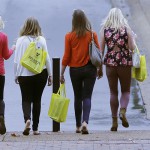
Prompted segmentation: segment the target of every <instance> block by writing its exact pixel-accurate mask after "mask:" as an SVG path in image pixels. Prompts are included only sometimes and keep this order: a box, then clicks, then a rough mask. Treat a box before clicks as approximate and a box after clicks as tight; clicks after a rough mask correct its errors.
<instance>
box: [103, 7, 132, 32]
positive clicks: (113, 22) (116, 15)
mask: <svg viewBox="0 0 150 150" xmlns="http://www.w3.org/2000/svg"><path fill="white" fill-rule="evenodd" d="M101 26H102V29H104V28H108V27H110V28H114V29H115V31H117V30H119V29H120V28H122V27H127V28H130V27H129V24H128V21H127V20H126V18H125V17H124V16H123V14H122V12H121V10H120V9H119V8H112V9H111V10H110V11H109V13H108V15H107V17H106V18H105V19H104V21H103V22H102V24H101Z"/></svg>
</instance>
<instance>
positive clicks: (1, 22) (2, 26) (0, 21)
mask: <svg viewBox="0 0 150 150" xmlns="http://www.w3.org/2000/svg"><path fill="white" fill-rule="evenodd" d="M4 27H5V24H4V21H3V19H2V17H1V16H0V30H2V29H4Z"/></svg>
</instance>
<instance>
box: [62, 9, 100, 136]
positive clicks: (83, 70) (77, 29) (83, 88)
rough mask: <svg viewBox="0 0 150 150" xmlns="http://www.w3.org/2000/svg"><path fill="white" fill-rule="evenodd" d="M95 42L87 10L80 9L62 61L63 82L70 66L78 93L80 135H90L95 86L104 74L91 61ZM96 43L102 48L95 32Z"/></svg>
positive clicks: (76, 105)
mask: <svg viewBox="0 0 150 150" xmlns="http://www.w3.org/2000/svg"><path fill="white" fill-rule="evenodd" d="M91 39H92V34H91V24H90V22H89V21H88V19H87V17H86V15H85V13H84V11H82V10H80V9H77V10H75V11H74V12H73V18H72V30H71V32H69V33H67V34H66V36H65V50H64V56H63V59H62V67H61V76H60V82H61V83H64V82H65V78H64V72H65V69H66V67H67V66H69V67H70V78H71V82H72V86H73V91H74V109H75V118H76V133H80V132H82V134H88V133H89V132H88V128H87V125H88V122H89V115H90V110H91V97H92V92H93V87H94V84H95V80H96V76H98V78H100V77H101V75H102V74H101V73H102V72H101V69H100V70H99V69H97V68H96V67H95V66H93V65H92V63H91V61H90V58H89V44H90V42H91ZM94 40H95V42H96V45H97V46H98V47H99V48H100V46H99V43H98V38H97V34H96V33H95V32H94ZM97 73H98V74H97ZM82 113H83V117H82ZM81 125H82V126H81Z"/></svg>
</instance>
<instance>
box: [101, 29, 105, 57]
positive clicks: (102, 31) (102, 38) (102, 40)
mask: <svg viewBox="0 0 150 150" xmlns="http://www.w3.org/2000/svg"><path fill="white" fill-rule="evenodd" d="M100 46H101V51H102V54H103V55H104V50H105V38H104V30H103V29H102V30H101V31H100Z"/></svg>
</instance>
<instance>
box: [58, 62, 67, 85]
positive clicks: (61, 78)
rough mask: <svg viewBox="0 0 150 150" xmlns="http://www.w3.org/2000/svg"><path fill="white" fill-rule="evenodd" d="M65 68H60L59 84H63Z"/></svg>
mask: <svg viewBox="0 0 150 150" xmlns="http://www.w3.org/2000/svg"><path fill="white" fill-rule="evenodd" d="M66 67H67V66H64V65H62V66H61V74H60V83H64V82H65V78H64V73H65V70H66Z"/></svg>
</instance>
